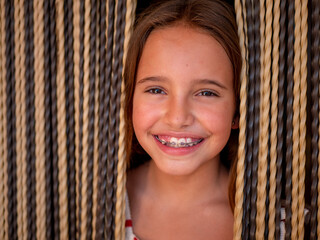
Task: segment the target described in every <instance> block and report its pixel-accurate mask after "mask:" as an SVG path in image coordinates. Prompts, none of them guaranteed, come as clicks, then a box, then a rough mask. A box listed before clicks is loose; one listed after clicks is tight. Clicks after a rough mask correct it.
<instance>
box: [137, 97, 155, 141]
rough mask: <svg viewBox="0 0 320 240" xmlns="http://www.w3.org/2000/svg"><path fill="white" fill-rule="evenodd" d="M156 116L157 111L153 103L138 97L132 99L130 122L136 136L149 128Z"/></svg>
mask: <svg viewBox="0 0 320 240" xmlns="http://www.w3.org/2000/svg"><path fill="white" fill-rule="evenodd" d="M157 118H158V112H157V110H156V109H155V106H154V105H152V106H151V104H148V103H147V102H146V101H145V100H143V99H141V98H139V97H137V98H134V99H133V111H132V122H133V128H134V131H135V133H136V135H137V136H138V135H140V134H142V131H146V130H147V129H148V128H150V127H151V126H152V125H153V124H154V122H155V121H156V119H157Z"/></svg>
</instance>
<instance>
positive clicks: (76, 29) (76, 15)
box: [73, 1, 81, 239]
mask: <svg viewBox="0 0 320 240" xmlns="http://www.w3.org/2000/svg"><path fill="white" fill-rule="evenodd" d="M73 39H74V41H73V49H74V54H73V61H74V111H75V171H76V173H75V175H76V206H75V207H76V214H78V212H79V209H80V207H81V206H79V204H78V203H79V202H78V198H79V185H80V184H79V146H80V141H81V139H80V136H79V128H80V124H79V118H80V106H79V104H80V96H79V94H80V85H79V81H80V1H74V2H73ZM76 229H77V230H78V229H79V218H78V215H76ZM76 237H77V239H79V231H76Z"/></svg>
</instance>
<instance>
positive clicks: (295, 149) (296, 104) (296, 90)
mask: <svg viewBox="0 0 320 240" xmlns="http://www.w3.org/2000/svg"><path fill="white" fill-rule="evenodd" d="M300 19H301V4H300V1H298V0H296V1H295V15H294V20H295V26H294V73H293V81H294V83H293V122H292V124H293V135H292V139H293V145H292V157H293V158H292V190H291V191H292V193H291V194H292V202H291V208H292V210H291V211H292V219H291V225H292V232H291V238H292V239H297V237H298V211H299V207H298V183H299V171H298V169H299V151H300V146H299V141H298V139H299V138H300V134H299V121H300V114H299V113H300V79H301V75H300V49H301V35H300V31H301V21H300Z"/></svg>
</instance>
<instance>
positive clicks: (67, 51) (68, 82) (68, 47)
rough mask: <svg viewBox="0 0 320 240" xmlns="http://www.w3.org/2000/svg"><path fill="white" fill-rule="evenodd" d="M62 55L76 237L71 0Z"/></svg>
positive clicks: (70, 194) (70, 217) (70, 213)
mask: <svg viewBox="0 0 320 240" xmlns="http://www.w3.org/2000/svg"><path fill="white" fill-rule="evenodd" d="M64 19H65V20H64V33H65V37H64V41H65V42H64V55H65V95H66V98H65V100H66V102H65V106H66V117H65V121H66V131H67V134H66V154H67V161H68V162H67V166H66V167H67V170H68V176H67V184H68V188H67V189H68V191H67V196H68V224H69V227H68V234H69V238H70V239H75V238H76V207H75V206H76V193H75V192H76V183H75V179H76V174H75V116H74V112H75V109H74V108H75V107H74V63H73V54H74V51H73V41H74V39H73V1H72V0H67V1H64Z"/></svg>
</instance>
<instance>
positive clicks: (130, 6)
mask: <svg viewBox="0 0 320 240" xmlns="http://www.w3.org/2000/svg"><path fill="white" fill-rule="evenodd" d="M136 4H137V2H136V0H127V1H126V9H127V11H126V18H125V31H124V47H123V48H124V50H123V52H124V53H123V61H122V64H123V66H124V65H125V61H126V56H127V50H128V44H129V40H130V37H131V32H132V29H133V23H134V18H135V9H136ZM123 70H124V68H123ZM122 76H123V71H122ZM124 100H125V93H124V81H122V83H121V100H120V101H121V108H120V124H119V151H118V158H119V162H118V166H117V167H118V176H117V204H116V213H117V214H116V219H115V222H116V229H115V239H125V194H126V167H127V166H126V152H125V149H126V147H125V129H124V128H125V121H124Z"/></svg>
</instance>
